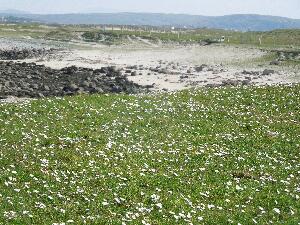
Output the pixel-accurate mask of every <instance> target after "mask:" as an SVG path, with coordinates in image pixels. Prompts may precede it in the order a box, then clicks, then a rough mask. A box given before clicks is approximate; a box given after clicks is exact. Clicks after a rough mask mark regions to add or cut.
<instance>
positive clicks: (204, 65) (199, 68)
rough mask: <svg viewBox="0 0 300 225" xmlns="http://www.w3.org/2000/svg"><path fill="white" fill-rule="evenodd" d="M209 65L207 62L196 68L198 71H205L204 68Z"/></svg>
mask: <svg viewBox="0 0 300 225" xmlns="http://www.w3.org/2000/svg"><path fill="white" fill-rule="evenodd" d="M206 67H207V65H206V64H202V65H201V66H196V67H195V70H196V72H198V73H199V72H202V71H203V69H204V68H206Z"/></svg>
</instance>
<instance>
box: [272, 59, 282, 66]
mask: <svg viewBox="0 0 300 225" xmlns="http://www.w3.org/2000/svg"><path fill="white" fill-rule="evenodd" d="M270 65H275V66H278V65H280V62H279V61H277V60H275V61H272V62H270Z"/></svg>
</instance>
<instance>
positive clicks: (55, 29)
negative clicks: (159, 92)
mask: <svg viewBox="0 0 300 225" xmlns="http://www.w3.org/2000/svg"><path fill="white" fill-rule="evenodd" d="M151 30H152V28H145V27H141V28H138V27H137V28H135V29H133V30H120V29H117V28H115V30H113V31H112V30H107V31H103V26H102V27H97V26H84V25H78V26H71V25H68V26H63V25H51V26H46V25H43V24H0V36H6V37H31V38H42V39H47V40H58V41H70V40H82V39H83V40H85V41H98V42H99V41H100V42H103V43H105V44H120V43H123V42H125V41H128V39H127V37H128V36H130V37H131V38H134V37H141V38H144V39H148V40H150V41H153V42H157V41H162V42H179V43H199V42H201V41H203V40H210V41H217V40H219V39H220V38H221V37H222V36H224V37H225V42H224V44H234V45H240V44H243V45H252V46H260V47H262V48H263V47H267V48H278V47H285V48H287V47H288V48H290V47H294V48H297V49H299V46H300V29H290V30H274V31H269V32H239V31H229V30H221V29H195V30H178V31H172V32H171V31H170V30H165V29H163V28H161V29H158V28H156V30H154V32H152V31H151ZM158 31H159V32H158Z"/></svg>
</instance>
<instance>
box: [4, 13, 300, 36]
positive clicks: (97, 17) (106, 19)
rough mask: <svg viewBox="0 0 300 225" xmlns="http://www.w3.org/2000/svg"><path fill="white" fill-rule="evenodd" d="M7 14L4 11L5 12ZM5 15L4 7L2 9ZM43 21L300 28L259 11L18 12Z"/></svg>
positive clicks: (299, 23) (297, 23)
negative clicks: (221, 13) (212, 13)
mask: <svg viewBox="0 0 300 225" xmlns="http://www.w3.org/2000/svg"><path fill="white" fill-rule="evenodd" d="M2 14H3V13H2ZM0 15H1V11H0ZM14 15H15V16H20V17H22V18H28V19H31V20H34V21H40V22H43V23H58V24H116V25H117V24H118V25H151V26H175V27H189V28H203V27H207V28H221V29H231V30H240V31H248V30H251V31H269V30H274V29H288V28H300V20H297V19H290V18H285V17H276V16H263V15H255V14H236V15H228V16H215V17H212V16H197V15H185V14H162V13H89V14H48V15H43V14H19V13H18V14H17V15H16V14H14Z"/></svg>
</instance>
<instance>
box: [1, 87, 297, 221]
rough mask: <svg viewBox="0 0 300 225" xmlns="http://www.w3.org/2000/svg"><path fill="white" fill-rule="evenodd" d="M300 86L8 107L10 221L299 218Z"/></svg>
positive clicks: (6, 209)
mask: <svg viewBox="0 0 300 225" xmlns="http://www.w3.org/2000/svg"><path fill="white" fill-rule="evenodd" d="M299 105H300V86H299V85H295V86H277V87H243V88H219V89H199V90H190V91H183V92H176V93H170V94H157V95H153V96H126V95H92V96H84V95H83V96H75V97H66V98H63V99H61V98H57V99H41V100H36V101H32V102H30V103H27V104H21V105H16V104H3V105H0V165H1V166H0V202H1V204H0V224H55V223H56V224H63V223H65V224H84V223H87V224H122V223H123V224H238V223H240V224H255V223H257V224H271V223H273V224H297V223H299V221H300V212H299V209H300V201H299V198H300V193H299V192H300V186H299V183H300V178H299V177H300V174H299V173H300V158H299V148H300V126H299V125H300V108H299Z"/></svg>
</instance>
